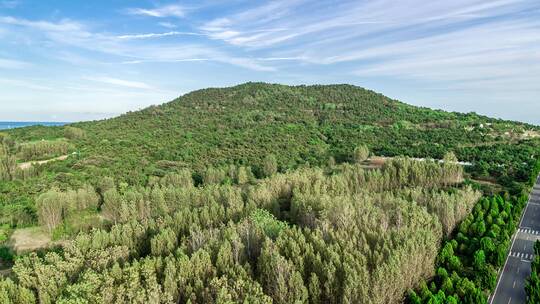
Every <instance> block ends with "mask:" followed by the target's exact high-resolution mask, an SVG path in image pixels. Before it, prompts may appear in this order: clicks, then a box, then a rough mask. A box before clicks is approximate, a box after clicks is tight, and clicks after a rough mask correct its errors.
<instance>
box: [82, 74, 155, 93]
mask: <svg viewBox="0 0 540 304" xmlns="http://www.w3.org/2000/svg"><path fill="white" fill-rule="evenodd" d="M83 78H84V79H86V80H90V81H95V82H100V83H103V84H108V85H113V86H121V87H126V88H132V89H142V90H152V89H154V87H152V86H151V85H148V84H146V83H144V82H139V81H131V80H124V79H118V78H112V77H106V76H99V77H95V76H94V77H88V76H87V77H83Z"/></svg>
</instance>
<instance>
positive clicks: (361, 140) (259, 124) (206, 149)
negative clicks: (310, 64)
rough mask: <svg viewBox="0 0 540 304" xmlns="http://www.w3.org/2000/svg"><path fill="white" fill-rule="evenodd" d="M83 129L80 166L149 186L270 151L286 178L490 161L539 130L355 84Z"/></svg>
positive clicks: (212, 98) (250, 88) (257, 89)
mask: <svg viewBox="0 0 540 304" xmlns="http://www.w3.org/2000/svg"><path fill="white" fill-rule="evenodd" d="M74 126H75V127H77V128H80V129H82V130H84V133H85V136H83V137H81V138H80V139H76V140H74V148H75V149H76V150H77V151H79V152H80V156H79V161H78V162H77V163H76V164H74V166H75V167H76V168H78V169H79V170H80V169H85V168H86V169H92V171H96V170H94V169H102V168H109V169H110V170H113V171H114V172H115V175H124V176H125V178H126V179H127V181H128V182H129V183H144V181H145V179H146V178H147V176H148V175H158V176H159V175H163V173H164V172H165V171H167V170H171V169H174V167H183V166H189V167H193V168H194V169H195V170H198V169H200V168H202V167H206V166H208V165H209V164H212V165H215V166H220V165H224V164H226V163H235V164H245V165H250V166H252V169H253V170H254V171H255V172H256V173H258V171H259V169H260V164H261V162H262V160H263V158H264V156H265V155H267V154H268V153H269V152H273V153H275V154H276V157H277V160H278V164H279V168H280V169H281V170H286V169H290V168H295V167H297V166H299V165H301V164H305V163H309V164H311V165H321V164H326V163H327V161H328V160H329V159H330V158H331V157H333V158H334V159H335V160H336V161H337V162H342V161H347V160H349V159H350V157H351V154H352V150H353V149H354V147H355V146H357V145H360V144H365V145H367V146H368V147H369V148H370V149H371V150H372V151H373V152H374V154H377V155H385V156H394V155H407V156H417V157H433V158H442V156H443V155H444V154H445V153H446V152H447V151H448V150H453V151H454V152H455V153H456V154H457V156H458V158H460V159H463V160H480V159H477V158H479V157H482V156H481V154H478V153H473V154H474V155H472V154H471V153H472V152H471V149H480V150H484V149H485V146H483V145H490V144H492V143H497V142H503V141H505V142H507V141H513V142H516V143H518V142H519V141H520V140H521V139H524V138H526V137H527V136H529V135H531V134H532V136H536V135H537V134H536V132H535V131H536V130H538V129H537V128H536V127H533V126H531V125H527V124H522V123H517V122H508V121H502V120H495V119H490V118H487V117H484V116H479V115H476V114H460V113H449V112H444V111H434V110H430V109H426V108H418V107H414V106H410V105H407V104H404V103H401V102H398V101H395V100H392V99H389V98H387V97H385V96H383V95H381V94H378V93H375V92H373V91H369V90H365V89H362V88H359V87H355V86H351V85H325V86H323V85H316V86H295V87H291V86H285V85H274V84H264V83H246V84H242V85H238V86H235V87H231V88H222V89H204V90H199V91H195V92H192V93H189V94H186V95H184V96H182V97H180V98H178V99H176V100H174V101H172V102H169V103H166V104H164V105H161V106H152V107H149V108H146V109H144V110H142V111H137V112H129V113H127V114H125V115H122V116H120V117H117V118H113V119H108V120H103V121H98V122H85V123H79V124H75V125H74ZM527 130H534V132H532V133H530V134H529V133H527V132H526V131H527ZM63 132H64V131H63V129H62V128H39V127H36V128H29V129H21V130H14V131H13V132H10V134H12V135H13V137H14V138H17V139H18V140H40V139H42V138H56V137H62V136H63ZM506 154H508V153H506ZM501 157H512V155H506V156H505V155H501ZM502 161H504V160H502ZM128 168H129V169H130V170H129V171H126V169H128ZM484 169H485V168H484ZM488 170H489V168H488ZM98 171H101V170H98ZM126 172H129V174H128V175H126V174H125V173H126ZM95 173H96V172H94V174H95ZM99 175H101V174H99Z"/></svg>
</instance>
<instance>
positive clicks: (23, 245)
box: [9, 227, 51, 253]
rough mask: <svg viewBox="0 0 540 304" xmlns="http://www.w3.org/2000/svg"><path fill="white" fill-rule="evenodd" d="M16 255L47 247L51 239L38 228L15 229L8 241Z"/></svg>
mask: <svg viewBox="0 0 540 304" xmlns="http://www.w3.org/2000/svg"><path fill="white" fill-rule="evenodd" d="M9 243H10V245H11V248H12V249H13V251H15V252H16V253H21V252H26V251H33V250H37V249H41V248H45V247H48V246H49V244H50V243H51V237H50V236H49V234H48V233H47V232H45V231H44V230H43V229H41V228H40V227H31V228H22V229H16V230H15V231H14V232H13V234H12V235H11V238H10V241H9Z"/></svg>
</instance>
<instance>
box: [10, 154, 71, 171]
mask: <svg viewBox="0 0 540 304" xmlns="http://www.w3.org/2000/svg"><path fill="white" fill-rule="evenodd" d="M68 156H69V155H62V156H58V157H55V158H51V159H46V160H37V161H36V160H35V161H29V162H24V163H20V164H19V169H22V170H26V169H28V168H30V167H32V165H33V164H38V165H43V164H46V163H48V162H52V161H57V160H66V159H67V158H68Z"/></svg>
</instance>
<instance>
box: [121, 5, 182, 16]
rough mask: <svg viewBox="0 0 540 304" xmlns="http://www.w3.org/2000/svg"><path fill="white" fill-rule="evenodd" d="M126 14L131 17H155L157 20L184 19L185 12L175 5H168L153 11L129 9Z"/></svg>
mask: <svg viewBox="0 0 540 304" xmlns="http://www.w3.org/2000/svg"><path fill="white" fill-rule="evenodd" d="M127 12H128V14H131V15H142V16H149V17H157V18H163V17H177V18H181V17H184V16H185V14H186V12H185V9H184V8H183V7H182V6H180V5H176V4H170V5H165V6H161V7H157V8H154V9H144V8H130V9H128V10H127Z"/></svg>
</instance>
